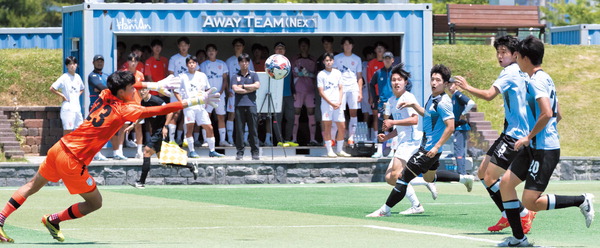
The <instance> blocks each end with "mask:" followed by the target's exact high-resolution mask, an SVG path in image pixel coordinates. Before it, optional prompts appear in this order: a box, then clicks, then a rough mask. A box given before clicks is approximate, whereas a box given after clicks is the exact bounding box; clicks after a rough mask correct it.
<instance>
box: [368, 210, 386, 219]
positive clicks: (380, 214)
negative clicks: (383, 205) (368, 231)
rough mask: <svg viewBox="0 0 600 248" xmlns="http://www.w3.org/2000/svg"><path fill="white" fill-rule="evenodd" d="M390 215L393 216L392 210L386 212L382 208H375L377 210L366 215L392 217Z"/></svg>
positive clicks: (370, 216)
mask: <svg viewBox="0 0 600 248" xmlns="http://www.w3.org/2000/svg"><path fill="white" fill-rule="evenodd" d="M390 216H392V213H391V212H385V211H383V210H381V209H377V210H375V212H373V213H370V214H367V215H366V216H365V217H369V218H377V217H390Z"/></svg>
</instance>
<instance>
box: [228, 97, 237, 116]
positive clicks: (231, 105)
mask: <svg viewBox="0 0 600 248" xmlns="http://www.w3.org/2000/svg"><path fill="white" fill-rule="evenodd" d="M227 113H235V95H234V96H231V97H230V98H227Z"/></svg>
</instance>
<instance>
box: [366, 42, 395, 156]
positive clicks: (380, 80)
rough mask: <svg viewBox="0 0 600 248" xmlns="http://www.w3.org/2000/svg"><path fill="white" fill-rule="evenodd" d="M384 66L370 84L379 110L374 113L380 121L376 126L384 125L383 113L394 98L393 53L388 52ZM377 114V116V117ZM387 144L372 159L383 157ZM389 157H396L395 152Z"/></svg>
mask: <svg viewBox="0 0 600 248" xmlns="http://www.w3.org/2000/svg"><path fill="white" fill-rule="evenodd" d="M383 64H384V65H383V67H382V68H381V69H379V70H377V71H376V72H375V74H374V75H373V77H371V82H369V87H370V91H371V98H372V99H373V105H374V106H375V108H377V110H373V111H374V116H373V117H376V118H377V119H378V120H377V122H376V123H378V124H376V125H381V124H383V121H384V115H383V113H384V112H385V103H387V101H388V100H389V99H390V98H392V97H393V96H394V93H393V91H392V84H391V78H392V65H393V64H394V55H393V54H392V53H391V52H386V53H385V54H384V55H383ZM377 89H378V90H377ZM377 92H379V93H378V94H377ZM378 113H381V114H378ZM375 114H377V116H375ZM377 130H381V133H386V132H387V130H385V129H383V128H381V129H379V128H378V129H377ZM386 144H387V142H383V143H381V144H378V146H377V152H375V154H373V156H372V157H373V158H380V157H382V156H383V150H384V146H385V145H386ZM388 155H391V156H394V152H390V153H389V154H388Z"/></svg>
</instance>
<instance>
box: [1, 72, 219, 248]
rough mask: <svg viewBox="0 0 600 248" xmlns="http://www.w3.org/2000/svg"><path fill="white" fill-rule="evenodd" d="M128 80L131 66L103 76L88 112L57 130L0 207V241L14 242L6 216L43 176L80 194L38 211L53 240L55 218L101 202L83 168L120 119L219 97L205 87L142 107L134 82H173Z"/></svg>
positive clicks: (158, 85)
mask: <svg viewBox="0 0 600 248" xmlns="http://www.w3.org/2000/svg"><path fill="white" fill-rule="evenodd" d="M134 83H135V79H134V76H133V74H131V72H124V71H119V72H115V73H113V74H112V75H110V76H109V77H108V89H105V90H103V91H102V92H101V93H100V98H98V100H97V101H96V103H95V104H94V106H93V107H92V110H91V111H90V114H89V116H88V118H87V119H86V120H85V121H84V122H83V124H81V126H79V128H77V129H75V130H74V131H73V132H71V133H69V134H67V135H65V136H63V137H62V138H61V139H60V140H59V141H58V142H57V143H56V144H55V145H54V146H52V148H50V150H49V151H48V155H47V157H46V159H45V160H44V162H42V164H41V165H40V167H39V169H38V172H37V173H36V174H35V175H34V176H33V179H31V181H29V182H28V183H26V184H25V185H23V186H21V187H20V188H19V189H18V190H17V191H16V192H15V193H14V194H13V195H12V197H11V198H10V200H9V201H8V202H7V203H6V205H5V206H4V209H3V210H2V212H0V241H1V242H14V240H13V239H11V238H9V237H8V236H7V235H6V233H5V232H4V229H3V226H4V222H5V220H6V218H8V216H10V214H12V213H13V212H14V211H15V210H17V209H18V208H19V207H20V206H22V205H23V203H25V200H26V199H27V198H28V197H29V196H31V195H33V194H35V193H36V192H38V191H39V190H40V189H41V188H42V187H44V186H45V185H46V184H47V183H48V182H58V181H59V180H61V179H62V181H63V183H64V185H65V186H66V187H67V189H68V190H69V193H71V194H79V195H80V196H81V197H82V198H83V199H84V202H79V203H75V204H73V205H72V206H70V207H69V208H67V209H65V210H63V211H61V212H58V213H54V214H51V215H44V217H42V223H43V224H44V226H45V227H46V228H47V229H48V231H49V232H50V235H52V237H53V238H54V239H56V240H58V241H59V242H62V241H64V240H65V237H64V236H63V234H62V232H61V231H60V227H59V223H60V222H62V221H66V220H71V219H76V218H81V217H83V216H85V215H87V214H89V213H91V212H93V211H96V210H98V209H99V208H100V207H102V195H101V194H100V191H99V190H98V188H97V187H96V181H95V180H94V178H93V177H92V176H91V175H90V174H89V173H88V166H87V165H88V164H90V162H91V161H92V159H93V158H94V155H96V153H98V152H99V151H100V150H101V149H102V146H104V144H106V142H107V141H108V140H109V139H110V138H111V137H112V136H113V135H114V134H115V133H116V132H117V131H118V130H119V128H121V127H122V126H123V124H124V123H125V122H126V121H131V122H133V121H136V120H137V119H139V118H147V117H151V116H155V115H165V114H167V113H170V112H173V111H177V110H181V109H183V108H187V107H191V106H195V105H199V104H205V103H209V104H214V103H215V102H217V101H218V99H219V94H218V93H214V91H213V90H211V91H209V92H207V93H206V94H202V95H199V96H197V97H194V98H190V99H187V100H186V101H183V102H174V103H170V104H167V105H164V106H157V107H148V108H145V107H142V106H141V105H140V104H139V102H137V103H135V102H134V101H135V100H134V99H135V97H134V96H135V94H137V91H136V88H143V87H144V86H146V87H147V88H150V89H152V90H155V91H164V89H165V88H171V89H172V88H175V87H177V84H175V83H173V82H172V81H171V80H169V81H168V82H159V83H137V84H135V87H134Z"/></svg>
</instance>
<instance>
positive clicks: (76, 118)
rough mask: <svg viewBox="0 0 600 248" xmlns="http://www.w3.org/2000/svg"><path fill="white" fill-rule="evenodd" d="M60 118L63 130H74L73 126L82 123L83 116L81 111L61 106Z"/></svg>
mask: <svg viewBox="0 0 600 248" xmlns="http://www.w3.org/2000/svg"><path fill="white" fill-rule="evenodd" d="M60 120H61V121H62V126H63V130H75V128H77V127H79V125H81V123H83V116H82V115H81V111H73V110H69V109H65V108H61V109H60Z"/></svg>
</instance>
